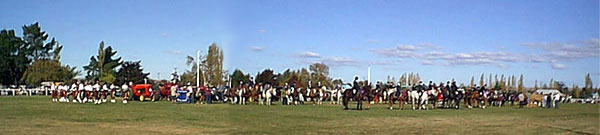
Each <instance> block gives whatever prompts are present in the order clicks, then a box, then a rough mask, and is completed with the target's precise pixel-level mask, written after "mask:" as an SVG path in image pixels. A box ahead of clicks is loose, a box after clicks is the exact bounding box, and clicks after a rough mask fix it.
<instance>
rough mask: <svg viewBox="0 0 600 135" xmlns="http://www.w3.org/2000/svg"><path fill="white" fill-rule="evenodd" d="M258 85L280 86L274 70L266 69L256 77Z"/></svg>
mask: <svg viewBox="0 0 600 135" xmlns="http://www.w3.org/2000/svg"><path fill="white" fill-rule="evenodd" d="M255 81H256V83H262V84H271V85H278V84H277V81H275V75H274V74H273V70H271V69H265V70H263V71H262V72H260V73H258V74H257V75H256V79H255Z"/></svg>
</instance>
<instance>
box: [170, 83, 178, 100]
mask: <svg viewBox="0 0 600 135" xmlns="http://www.w3.org/2000/svg"><path fill="white" fill-rule="evenodd" d="M177 87H179V86H178V85H177V84H175V85H173V86H171V103H175V101H177Z"/></svg>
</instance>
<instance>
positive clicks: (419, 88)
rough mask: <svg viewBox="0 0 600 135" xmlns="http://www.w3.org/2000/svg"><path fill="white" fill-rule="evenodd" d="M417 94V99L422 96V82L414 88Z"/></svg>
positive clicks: (423, 88) (423, 87)
mask: <svg viewBox="0 0 600 135" xmlns="http://www.w3.org/2000/svg"><path fill="white" fill-rule="evenodd" d="M416 90H417V93H419V98H421V97H422V96H423V91H424V90H425V86H424V84H423V81H419V84H418V85H417V86H416Z"/></svg>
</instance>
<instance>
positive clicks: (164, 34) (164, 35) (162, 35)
mask: <svg viewBox="0 0 600 135" xmlns="http://www.w3.org/2000/svg"><path fill="white" fill-rule="evenodd" d="M160 36H161V37H164V38H166V37H169V33H166V32H163V33H160Z"/></svg>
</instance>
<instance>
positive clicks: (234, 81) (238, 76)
mask: <svg viewBox="0 0 600 135" xmlns="http://www.w3.org/2000/svg"><path fill="white" fill-rule="evenodd" d="M249 81H250V77H249V76H247V75H244V72H243V71H242V70H239V69H235V70H234V71H233V74H231V85H232V87H237V86H239V85H240V82H244V83H248V82H249Z"/></svg>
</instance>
